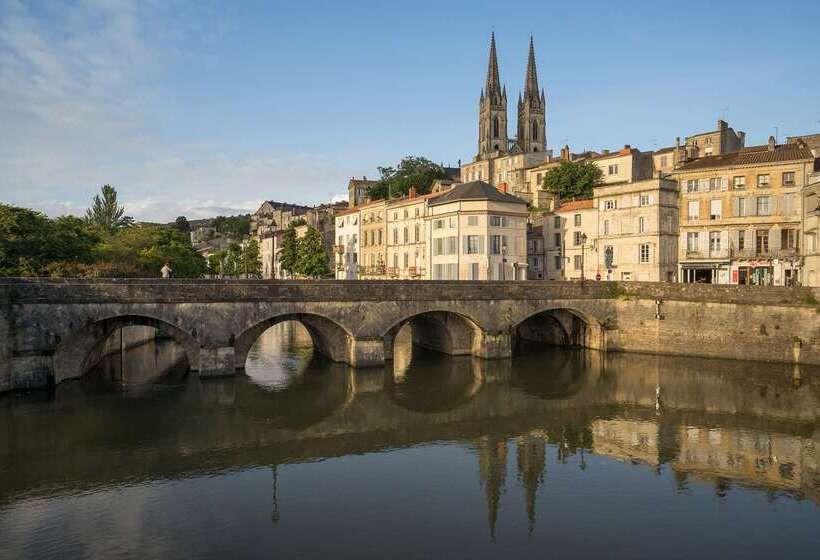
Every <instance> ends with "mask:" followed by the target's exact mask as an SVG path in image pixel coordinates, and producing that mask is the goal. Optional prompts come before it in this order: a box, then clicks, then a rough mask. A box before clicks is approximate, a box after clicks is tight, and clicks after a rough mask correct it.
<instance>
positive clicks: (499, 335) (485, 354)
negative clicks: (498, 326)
mask: <svg viewBox="0 0 820 560" xmlns="http://www.w3.org/2000/svg"><path fill="white" fill-rule="evenodd" d="M473 356H478V357H479V358H484V359H487V360H494V359H499V358H510V357H512V336H511V335H510V333H509V332H486V331H483V330H479V332H478V333H477V334H476V337H475V342H474V343H473Z"/></svg>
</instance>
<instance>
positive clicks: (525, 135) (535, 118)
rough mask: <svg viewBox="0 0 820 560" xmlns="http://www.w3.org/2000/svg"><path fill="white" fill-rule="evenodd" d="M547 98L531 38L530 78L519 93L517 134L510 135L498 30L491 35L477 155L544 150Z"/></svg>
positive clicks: (484, 156) (479, 120) (488, 157)
mask: <svg viewBox="0 0 820 560" xmlns="http://www.w3.org/2000/svg"><path fill="white" fill-rule="evenodd" d="M546 106H547V104H546V99H545V97H544V90H540V91H539V89H538V73H537V71H536V69H535V48H534V46H533V42H532V37H530V54H529V59H528V60H527V77H526V79H525V81H524V95H523V97H522V96H521V94H520V93H519V94H518V136H517V138H515V139H512V140H511V139H509V138H508V137H507V87H506V86H504V87H502V86H501V79H500V78H499V75H498V57H497V55H496V51H495V33H492V34H491V35H490V61H489V65H488V67H487V84H486V86H485V87H484V89H482V90H481V100H480V101H479V110H478V115H479V116H478V158H477V159H479V160H484V159H490V158H494V157H498V156H500V155H505V154H514V153H532V152H543V151H544V150H546V147H547V138H546V128H547V117H546Z"/></svg>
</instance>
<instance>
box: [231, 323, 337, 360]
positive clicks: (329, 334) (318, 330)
mask: <svg viewBox="0 0 820 560" xmlns="http://www.w3.org/2000/svg"><path fill="white" fill-rule="evenodd" d="M285 321H296V322H298V323H300V324H301V325H302V326H304V327H305V330H307V332H308V334H310V339H311V342H312V343H313V349H314V351H315V352H318V353H319V354H322V355H323V356H325V357H327V358H330V359H331V360H333V361H334V362H347V361H349V360H350V346H351V345H350V341H351V339H352V335H351V334H350V332H348V330H347V329H346V328H345V327H343V326H341V325H340V324H339V323H337V322H336V321H334V320H332V319H328V318H327V317H324V316H322V315H317V314H314V313H283V314H281V315H275V316H272V317H267V318H265V319H263V320H261V321H258V322H256V323H254V324H253V325H252V326H250V327H248V328H246V329H245V330H244V331H242V332H241V333H240V334H239V336H237V337H236V338H235V339H234V363H235V364H236V367H237V368H238V369H244V367H245V361H246V360H247V358H248V352H249V351H250V349H251V347H252V346H253V344H254V343H255V342H256V340H257V339H258V338H259V337H260V336H261V335H262V333H263V332H265V331H266V330H268V329H269V328H271V327H272V326H274V325H276V324H279V323H283V322H285Z"/></svg>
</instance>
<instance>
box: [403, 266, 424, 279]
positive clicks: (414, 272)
mask: <svg viewBox="0 0 820 560" xmlns="http://www.w3.org/2000/svg"><path fill="white" fill-rule="evenodd" d="M424 273H425V270H424V267H422V266H411V267H410V268H408V269H407V274H408V275H409V276H410V278H421V277H422V276H424Z"/></svg>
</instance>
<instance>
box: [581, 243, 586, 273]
mask: <svg viewBox="0 0 820 560" xmlns="http://www.w3.org/2000/svg"><path fill="white" fill-rule="evenodd" d="M586 243H587V234H586V233H582V234H581V282H583V281H584V246H585V245H586Z"/></svg>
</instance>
